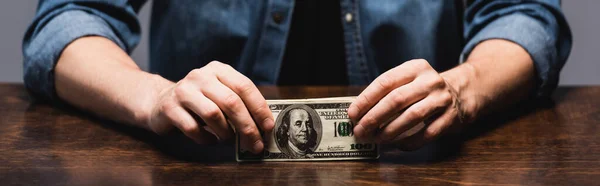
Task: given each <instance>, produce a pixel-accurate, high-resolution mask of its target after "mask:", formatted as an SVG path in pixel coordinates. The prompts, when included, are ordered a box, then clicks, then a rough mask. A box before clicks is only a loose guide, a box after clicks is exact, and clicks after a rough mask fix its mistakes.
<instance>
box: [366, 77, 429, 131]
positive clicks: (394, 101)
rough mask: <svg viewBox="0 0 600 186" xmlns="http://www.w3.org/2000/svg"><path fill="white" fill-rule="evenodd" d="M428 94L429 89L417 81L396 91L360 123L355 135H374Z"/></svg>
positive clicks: (368, 113)
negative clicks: (386, 123) (381, 127)
mask: <svg viewBox="0 0 600 186" xmlns="http://www.w3.org/2000/svg"><path fill="white" fill-rule="evenodd" d="M427 93H428V89H427V87H424V86H423V84H421V83H419V82H417V81H413V82H412V83H409V84H406V85H404V86H400V87H398V88H396V89H394V90H393V91H392V92H390V93H389V94H388V95H387V96H385V97H383V98H382V99H381V101H379V103H377V104H376V105H375V106H374V107H373V108H371V109H370V110H369V111H368V112H367V113H366V114H365V115H364V116H363V117H362V118H361V119H360V120H359V121H358V123H357V126H359V127H356V128H355V129H354V134H355V135H356V136H358V137H365V136H369V135H370V134H373V131H375V129H377V128H379V127H380V126H381V125H383V124H384V123H385V122H386V121H389V120H390V119H391V118H392V117H393V116H396V115H397V113H400V112H401V111H402V110H404V109H405V108H406V107H408V106H409V105H411V104H413V103H415V102H417V101H419V100H421V99H423V98H425V96H427Z"/></svg>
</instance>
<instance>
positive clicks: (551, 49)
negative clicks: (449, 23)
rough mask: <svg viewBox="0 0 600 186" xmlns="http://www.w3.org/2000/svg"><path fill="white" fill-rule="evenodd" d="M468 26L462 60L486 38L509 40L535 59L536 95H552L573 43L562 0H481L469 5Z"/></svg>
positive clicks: (466, 27)
mask: <svg viewBox="0 0 600 186" xmlns="http://www.w3.org/2000/svg"><path fill="white" fill-rule="evenodd" d="M464 25H465V33H464V37H465V39H466V41H467V44H466V45H465V48H464V49H463V52H462V59H466V58H467V57H468V56H469V54H470V52H471V51H472V50H473V48H474V47H475V46H476V45H477V44H479V43H481V42H483V41H485V40H489V39H504V40H508V41H511V42H514V43H516V44H518V45H520V46H521V47H523V48H524V49H525V50H526V51H527V52H528V53H529V55H530V56H531V58H532V59H533V62H534V66H535V70H536V74H535V77H536V87H535V94H536V96H539V97H546V96H549V95H550V94H551V93H552V91H553V90H554V89H555V88H556V86H557V85H558V78H559V74H560V70H561V69H562V67H563V66H564V64H565V62H566V60H567V58H568V56H569V53H570V50H571V45H572V38H571V32H570V29H569V26H568V24H567V22H566V20H565V18H564V16H563V14H562V12H561V11H560V4H559V1H523V2H521V1H477V2H475V3H473V4H472V5H470V6H469V7H468V9H467V11H466V14H465V24H464Z"/></svg>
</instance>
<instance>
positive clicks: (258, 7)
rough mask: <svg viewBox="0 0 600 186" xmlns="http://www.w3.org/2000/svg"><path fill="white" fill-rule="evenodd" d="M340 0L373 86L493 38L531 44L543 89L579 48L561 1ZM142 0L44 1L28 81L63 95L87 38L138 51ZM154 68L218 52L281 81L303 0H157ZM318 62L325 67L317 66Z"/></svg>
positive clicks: (170, 73) (192, 63)
mask: <svg viewBox="0 0 600 186" xmlns="http://www.w3.org/2000/svg"><path fill="white" fill-rule="evenodd" d="M465 2H466V1H460V0H458V1H450V0H414V1H412V0H340V5H341V12H342V15H340V16H339V19H340V21H341V22H342V27H343V33H340V34H343V36H344V43H345V44H344V47H345V54H346V63H347V69H340V70H346V71H347V74H348V79H349V83H350V84H351V85H366V84H368V83H370V82H371V81H372V80H373V79H374V78H376V77H377V76H378V75H379V74H381V73H382V72H384V71H386V70H388V69H390V68H392V67H395V66H397V65H400V64H401V63H403V62H404V61H407V60H410V59H414V58H423V59H426V60H427V61H429V62H430V63H431V65H432V66H433V67H434V68H435V69H436V70H438V71H444V70H447V69H449V68H452V67H454V66H456V65H457V64H459V63H460V62H461V60H462V59H466V58H467V57H468V55H469V53H470V51H471V50H472V49H473V48H474V47H475V46H476V45H477V44H478V43H480V42H482V41H484V40H487V39H494V38H499V39H506V40H509V41H512V42H515V43H517V44H519V45H520V46H522V47H523V48H525V49H526V50H527V52H528V53H529V54H530V55H531V57H532V59H533V61H534V63H535V69H536V77H537V78H536V79H537V89H536V90H537V95H541V96H546V95H548V94H550V93H551V92H552V90H553V89H554V88H555V87H556V85H557V83H558V77H559V71H560V69H561V68H562V66H563V65H564V63H565V61H566V59H567V57H568V55H569V52H570V49H571V33H570V29H569V27H568V24H567V22H566V20H565V18H564V15H563V14H562V12H561V10H560V2H559V0H544V1H542V0H539V1H518V0H501V1H474V2H470V1H469V2H470V3H465ZM143 3H145V1H140V0H40V2H39V7H38V9H37V14H36V16H35V19H34V21H33V23H32V24H31V26H30V27H29V29H28V30H27V32H26V34H25V37H24V40H23V55H24V65H23V70H24V82H25V85H26V87H27V88H28V90H29V91H30V92H31V93H32V94H33V95H35V96H36V97H38V98H43V99H49V100H56V99H57V97H56V93H55V88H54V74H53V73H54V71H53V69H54V66H55V64H56V62H57V59H58V57H59V56H60V54H61V52H62V50H63V49H64V48H65V47H66V45H68V44H69V43H70V42H72V41H73V40H75V39H77V38H80V37H83V36H90V35H96V36H102V37H106V38H108V39H110V40H112V41H114V42H115V43H116V44H118V45H119V46H120V47H121V48H122V49H123V50H125V51H127V52H128V53H129V52H131V51H132V50H133V49H134V47H135V46H136V45H137V44H138V42H139V40H140V34H141V31H140V30H141V28H140V25H139V22H138V20H137V17H136V13H137V11H138V10H139V9H140V7H141V6H142V5H143ZM153 3H154V5H153V9H152V20H151V21H152V24H151V30H150V70H151V72H153V73H158V74H160V75H162V76H163V77H165V78H167V79H170V80H172V81H177V80H179V79H181V78H183V77H184V76H185V75H186V74H187V73H188V72H189V71H190V70H192V69H194V68H200V67H202V66H204V65H205V64H207V63H208V62H210V61H212V60H218V61H221V62H225V63H228V64H230V65H231V66H233V67H234V68H236V69H237V70H238V71H239V72H241V73H243V74H244V75H246V76H248V77H249V78H250V79H252V80H253V81H254V83H255V84H257V85H269V84H274V83H276V82H277V78H278V75H279V69H280V66H281V61H282V56H283V53H284V51H285V49H284V47H285V46H286V38H287V35H288V31H289V28H290V22H291V19H292V17H291V16H292V11H293V6H294V1H293V0H177V1H161V0H155V1H153ZM315 68H318V67H315Z"/></svg>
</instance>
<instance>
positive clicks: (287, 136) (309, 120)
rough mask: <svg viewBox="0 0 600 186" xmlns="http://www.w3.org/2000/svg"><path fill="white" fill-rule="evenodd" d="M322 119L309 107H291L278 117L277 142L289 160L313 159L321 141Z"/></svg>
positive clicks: (276, 127)
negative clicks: (313, 154)
mask: <svg viewBox="0 0 600 186" xmlns="http://www.w3.org/2000/svg"><path fill="white" fill-rule="evenodd" d="M321 130H322V127H321V119H320V117H319V115H318V114H317V112H316V111H315V110H314V109H312V108H310V107H308V106H307V105H291V106H289V107H287V108H286V109H284V110H283V111H282V112H281V113H280V114H279V116H278V117H277V122H276V126H275V133H274V134H275V140H276V141H277V146H278V147H279V149H280V150H281V152H283V153H284V154H285V155H287V156H288V157H289V158H311V154H312V153H313V152H314V151H315V148H317V146H318V144H319V142H320V140H321V134H322V132H321Z"/></svg>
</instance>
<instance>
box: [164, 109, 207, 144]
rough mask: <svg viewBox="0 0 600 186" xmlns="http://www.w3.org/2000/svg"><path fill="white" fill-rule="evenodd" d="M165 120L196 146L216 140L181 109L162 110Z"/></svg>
mask: <svg viewBox="0 0 600 186" xmlns="http://www.w3.org/2000/svg"><path fill="white" fill-rule="evenodd" d="M163 113H164V115H165V118H166V119H167V120H168V121H169V122H171V124H173V125H174V126H175V127H177V128H178V129H179V130H181V132H183V133H184V134H185V135H186V136H187V137H189V138H191V139H192V140H194V141H195V142H196V143H198V144H211V143H215V142H217V141H218V139H217V138H216V137H215V136H214V135H213V134H211V133H210V132H208V131H206V130H204V129H203V128H202V127H200V126H199V125H198V122H196V120H195V119H194V118H193V117H192V116H191V115H190V113H189V112H187V111H186V110H185V109H184V108H183V107H180V106H175V107H172V108H170V109H166V110H164V112H163Z"/></svg>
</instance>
